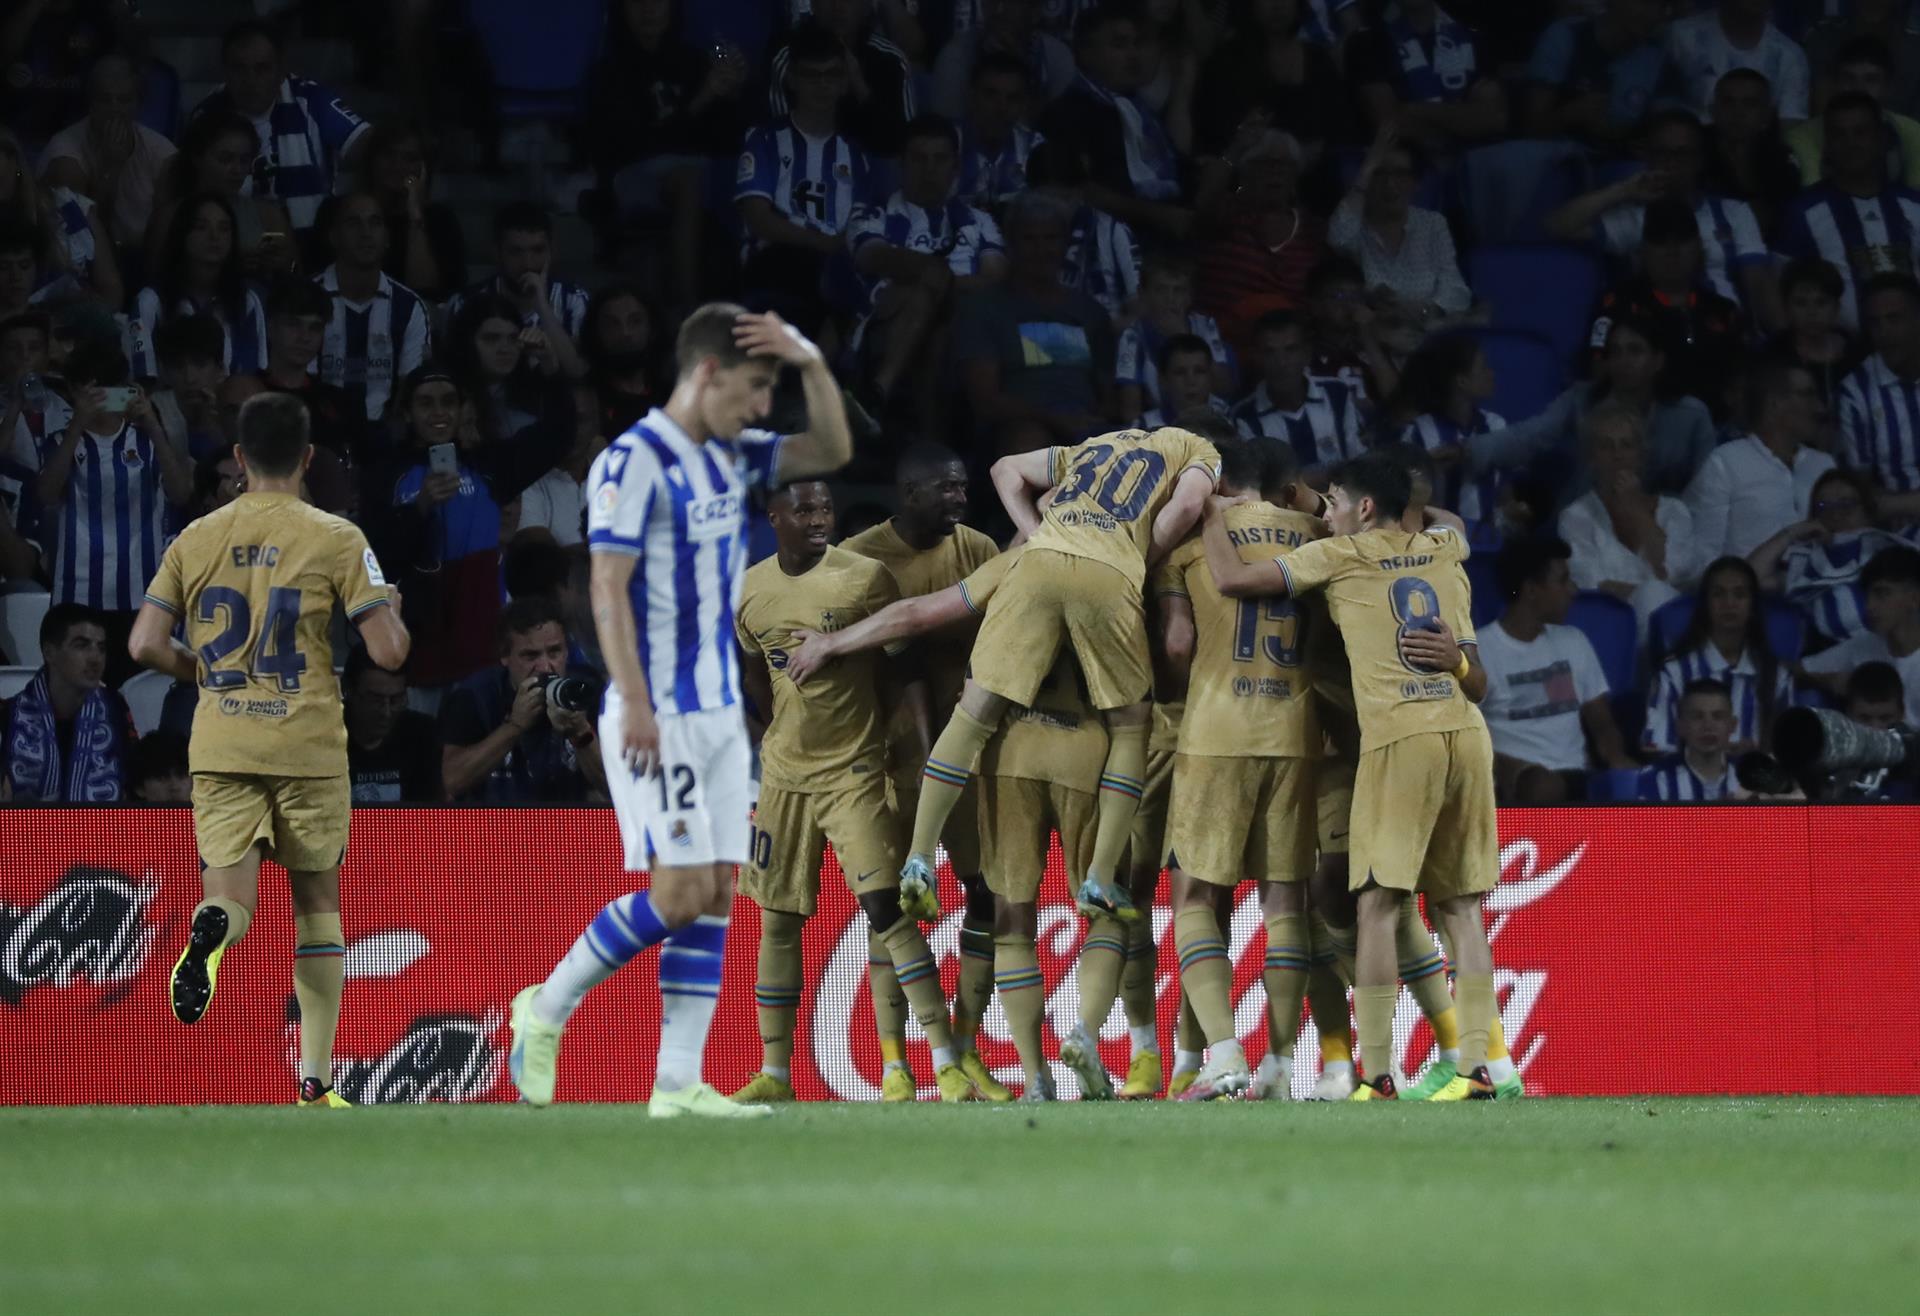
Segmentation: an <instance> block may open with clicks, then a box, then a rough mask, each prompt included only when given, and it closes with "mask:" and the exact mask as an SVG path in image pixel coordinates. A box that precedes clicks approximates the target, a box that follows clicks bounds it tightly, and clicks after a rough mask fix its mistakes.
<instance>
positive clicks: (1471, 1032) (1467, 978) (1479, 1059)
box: [1453, 973, 1494, 1074]
mask: <svg viewBox="0 0 1920 1316" xmlns="http://www.w3.org/2000/svg"><path fill="white" fill-rule="evenodd" d="M1453 990H1454V1001H1455V1003H1456V1008H1457V1009H1458V1010H1459V1011H1460V1072H1461V1073H1463V1074H1471V1073H1472V1072H1473V1071H1474V1070H1476V1069H1478V1068H1479V1067H1480V1066H1481V1065H1484V1064H1486V1063H1487V1047H1488V1041H1489V1034H1490V1033H1491V1032H1492V1031H1493V1013H1494V1011H1493V975H1492V974H1491V973H1456V974H1454V975H1453Z"/></svg>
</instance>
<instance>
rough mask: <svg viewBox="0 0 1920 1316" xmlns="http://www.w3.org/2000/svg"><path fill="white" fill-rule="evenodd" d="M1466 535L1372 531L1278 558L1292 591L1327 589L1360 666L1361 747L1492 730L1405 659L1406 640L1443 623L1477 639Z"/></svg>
mask: <svg viewBox="0 0 1920 1316" xmlns="http://www.w3.org/2000/svg"><path fill="white" fill-rule="evenodd" d="M1468 551H1469V550H1468V548H1467V543H1466V540H1464V539H1462V538H1461V537H1460V536H1459V535H1456V534H1454V533H1453V532H1452V531H1450V530H1444V529H1441V530H1422V531H1417V532H1409V531H1405V530H1398V529H1391V530H1382V529H1375V530H1367V531H1363V532H1362V533H1360V534H1357V535H1339V536H1336V537H1334V538H1331V539H1322V540H1318V541H1316V542H1314V543H1311V544H1303V545H1301V546H1300V547H1299V548H1297V549H1294V550H1293V551H1292V552H1289V553H1285V554H1283V555H1281V556H1280V557H1278V558H1276V559H1275V560H1276V561H1277V562H1278V563H1279V565H1280V570H1281V572H1282V573H1283V574H1284V575H1285V576H1286V580H1287V589H1288V592H1289V593H1290V594H1292V595H1294V596H1295V597H1298V596H1301V595H1304V594H1309V593H1312V592H1313V591H1314V590H1317V589H1325V590H1326V591H1327V605H1328V608H1329V610H1330V611H1331V612H1332V615H1333V622H1334V625H1336V626H1338V627H1339V628H1340V635H1341V638H1342V639H1343V640H1344V641H1345V642H1346V649H1347V660H1348V662H1349V664H1350V665H1351V667H1352V669H1353V696H1354V705H1355V711H1356V713H1357V714H1358V716H1359V719H1360V748H1361V750H1362V752H1364V751H1366V750H1371V749H1379V748H1381V747H1382V746H1384V745H1390V744H1392V743H1393V742H1394V741H1396V740H1402V739H1405V738H1406V737H1408V736H1413V735H1419V734H1421V733H1423V732H1429V731H1462V730H1467V729H1470V728H1473V727H1483V728H1484V727H1485V725H1486V724H1485V722H1484V721H1482V719H1481V717H1480V710H1479V709H1478V708H1476V707H1474V705H1473V703H1472V701H1470V700H1469V699H1468V698H1467V696H1466V694H1465V693H1464V692H1463V691H1462V690H1461V689H1460V683H1459V682H1458V681H1456V680H1455V679H1454V678H1453V676H1452V674H1451V673H1448V672H1428V671H1424V670H1421V669H1417V668H1414V667H1411V666H1409V665H1408V664H1407V663H1405V662H1403V661H1402V660H1401V657H1400V636H1401V635H1402V634H1403V633H1404V632H1406V631H1409V630H1412V629H1414V628H1415V627H1424V626H1426V625H1428V624H1429V623H1430V621H1431V619H1432V618H1435V617H1440V618H1443V619H1445V621H1446V622H1447V624H1448V625H1450V626H1451V627H1452V628H1453V633H1454V635H1455V637H1456V638H1458V640H1459V641H1460V643H1461V644H1472V643H1473V642H1474V632H1473V619H1472V617H1471V615H1470V613H1471V602H1472V594H1471V590H1470V587H1469V586H1468V584H1467V573H1466V570H1465V567H1464V565H1463V564H1464V563H1465V562H1466V560H1467V555H1468Z"/></svg>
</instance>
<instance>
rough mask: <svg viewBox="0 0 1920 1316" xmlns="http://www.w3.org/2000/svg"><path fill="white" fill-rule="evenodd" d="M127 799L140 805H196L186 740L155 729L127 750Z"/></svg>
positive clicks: (172, 732) (171, 732)
mask: <svg viewBox="0 0 1920 1316" xmlns="http://www.w3.org/2000/svg"><path fill="white" fill-rule="evenodd" d="M126 759H127V766H126V773H127V797H128V798H129V799H130V800H132V801H134V802H135V803H139V804H165V805H181V804H191V803H193V778H192V777H191V776H190V775H188V772H187V737H185V736H183V735H181V734H180V733H179V732H177V731H162V730H159V729H155V730H153V731H150V732H148V733H147V734H146V735H144V736H141V737H140V739H138V740H136V741H134V742H133V744H132V745H131V746H130V747H129V748H128V751H127V755H126Z"/></svg>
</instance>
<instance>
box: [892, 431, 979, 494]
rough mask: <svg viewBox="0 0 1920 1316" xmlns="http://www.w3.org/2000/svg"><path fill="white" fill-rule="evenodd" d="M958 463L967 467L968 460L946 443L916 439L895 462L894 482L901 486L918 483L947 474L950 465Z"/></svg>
mask: <svg viewBox="0 0 1920 1316" xmlns="http://www.w3.org/2000/svg"><path fill="white" fill-rule="evenodd" d="M955 463H958V464H959V465H960V468H961V469H962V470H965V469H966V461H965V460H964V459H963V458H962V457H961V456H960V454H959V453H957V452H955V451H954V450H953V449H952V448H949V447H948V446H947V445H946V444H944V443H937V442H935V441H934V440H932V439H916V440H915V441H914V442H912V443H909V444H908V445H907V446H906V447H905V448H903V449H902V450H901V452H900V459H899V460H898V461H896V462H895V463H894V464H893V478H894V483H896V484H899V485H901V486H905V485H909V484H918V483H919V482H920V481H922V480H926V479H932V478H933V477H935V476H940V475H944V474H946V471H947V468H948V467H949V466H952V465H954V464H955Z"/></svg>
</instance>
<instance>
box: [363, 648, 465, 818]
mask: <svg viewBox="0 0 1920 1316" xmlns="http://www.w3.org/2000/svg"><path fill="white" fill-rule="evenodd" d="M340 691H341V694H342V695H343V696H344V699H345V705H346V720H347V775H348V776H349V777H351V778H352V780H353V802H354V803H355V804H438V803H440V802H441V801H442V800H444V799H446V797H447V796H446V791H445V790H444V789H443V788H442V787H441V785H440V765H441V748H440V727H439V724H438V723H437V722H435V721H434V719H433V718H431V717H428V716H427V715H426V714H425V713H416V712H414V711H413V710H411V709H409V708H408V707H407V677H406V673H405V671H404V670H402V671H398V672H390V671H388V670H387V669H386V668H384V667H382V666H380V664H378V663H376V662H374V661H373V659H372V658H370V657H368V656H367V651H366V650H365V649H362V648H355V649H354V650H353V652H351V653H349V654H348V655H347V670H346V675H345V677H344V679H342V681H341V683H340Z"/></svg>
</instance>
